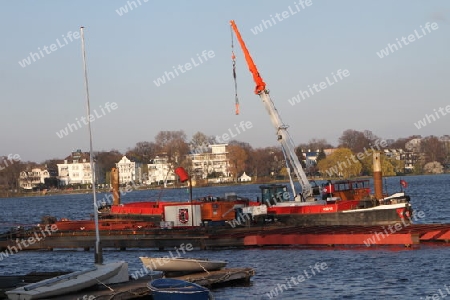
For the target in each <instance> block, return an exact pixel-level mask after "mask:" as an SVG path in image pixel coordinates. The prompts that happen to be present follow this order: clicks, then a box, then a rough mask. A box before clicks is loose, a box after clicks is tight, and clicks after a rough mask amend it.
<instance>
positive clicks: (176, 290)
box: [147, 278, 211, 300]
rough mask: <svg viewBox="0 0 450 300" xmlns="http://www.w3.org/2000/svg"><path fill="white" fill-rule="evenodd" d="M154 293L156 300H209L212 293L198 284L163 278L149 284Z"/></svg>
mask: <svg viewBox="0 0 450 300" xmlns="http://www.w3.org/2000/svg"><path fill="white" fill-rule="evenodd" d="M147 286H148V288H149V289H150V290H151V291H152V298H153V299H154V300H208V299H211V298H210V291H209V290H208V289H207V288H205V287H202V286H200V285H198V284H195V283H192V282H188V281H184V280H178V279H169V278H161V279H156V280H153V281H151V282H149V283H148V284H147Z"/></svg>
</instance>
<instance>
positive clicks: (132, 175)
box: [116, 156, 142, 184]
mask: <svg viewBox="0 0 450 300" xmlns="http://www.w3.org/2000/svg"><path fill="white" fill-rule="evenodd" d="M116 168H117V170H118V171H119V183H120V184H126V183H129V182H139V183H140V182H141V180H142V164H141V163H139V162H134V161H131V160H129V159H128V158H127V157H126V156H123V157H122V159H121V160H120V161H119V162H118V163H116Z"/></svg>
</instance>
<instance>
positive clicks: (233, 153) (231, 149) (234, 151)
mask: <svg viewBox="0 0 450 300" xmlns="http://www.w3.org/2000/svg"><path fill="white" fill-rule="evenodd" d="M228 158H229V161H230V166H229V171H230V173H231V174H233V176H234V180H235V181H237V177H238V175H239V174H240V173H241V172H243V171H244V170H245V162H246V160H247V158H248V155H247V152H246V151H245V149H244V148H243V147H241V146H239V145H228Z"/></svg>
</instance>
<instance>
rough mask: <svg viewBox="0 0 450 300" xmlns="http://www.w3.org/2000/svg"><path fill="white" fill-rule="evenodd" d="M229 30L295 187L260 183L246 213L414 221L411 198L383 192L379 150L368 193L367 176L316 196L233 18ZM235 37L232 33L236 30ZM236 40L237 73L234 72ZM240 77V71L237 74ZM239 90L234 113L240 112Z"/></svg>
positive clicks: (306, 219) (294, 218) (307, 221)
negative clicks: (255, 200) (256, 198)
mask: <svg viewBox="0 0 450 300" xmlns="http://www.w3.org/2000/svg"><path fill="white" fill-rule="evenodd" d="M230 25H231V29H232V31H234V33H235V35H236V38H237V40H238V42H239V44H240V46H241V48H242V51H243V53H244V57H245V60H246V62H247V65H248V68H249V70H250V72H251V73H252V76H253V80H254V81H255V84H256V87H255V94H257V95H258V96H259V97H260V99H261V101H262V103H263V105H264V107H265V109H266V111H267V112H268V114H269V117H270V120H271V122H272V125H273V126H274V128H275V134H276V138H277V140H278V142H279V143H280V145H281V148H282V150H283V154H284V156H285V161H286V169H287V170H288V174H289V178H290V187H291V192H288V189H287V186H283V185H281V186H280V185H268V186H262V187H261V191H262V197H261V199H260V200H259V201H258V203H257V204H256V205H251V206H249V207H246V208H244V209H243V211H244V213H247V215H250V216H252V219H253V220H256V221H260V222H267V221H269V222H270V221H278V222H282V223H285V224H289V225H300V226H316V225H388V224H395V223H398V222H403V223H410V222H411V216H412V209H411V205H410V203H409V197H408V196H406V195H405V193H403V192H401V193H396V194H394V195H391V196H386V195H383V192H382V191H383V184H382V178H381V162H380V153H377V152H374V153H373V155H374V159H373V160H374V190H375V195H370V188H369V186H368V184H369V182H368V181H337V182H329V183H328V184H326V185H325V186H323V191H322V193H323V195H322V197H317V196H320V195H317V194H318V193H314V191H315V189H314V188H313V187H312V185H311V183H310V182H309V181H308V179H307V177H306V174H305V172H304V170H303V168H302V165H301V164H300V161H299V159H298V157H297V155H296V153H295V146H294V142H293V140H292V138H291V136H290V134H289V132H288V130H287V128H288V126H287V125H285V124H284V123H283V122H282V120H281V116H280V114H279V113H278V110H277V109H276V108H275V104H274V102H273V101H272V99H271V97H270V94H269V90H268V89H267V88H266V83H265V82H264V80H263V78H262V77H261V75H260V73H259V71H258V69H257V67H256V65H255V63H254V62H253V59H252V57H251V55H250V52H249V51H248V49H247V46H246V45H245V43H244V40H243V39H242V36H241V34H240V32H239V30H238V28H237V26H236V23H235V22H234V21H230ZM232 37H233V35H232ZM233 44H234V43H233V41H232V43H231V45H232V55H231V57H232V60H233V74H236V70H235V66H236V63H235V59H236V56H235V54H234V52H233V47H234V46H233ZM234 78H235V79H236V76H234ZM238 105H239V104H238V101H237V95H236V106H237V109H236V113H238V111H239V109H238ZM291 170H292V171H293V173H294V174H295V177H296V178H297V180H298V183H299V186H300V187H301V190H299V191H297V190H296V187H295V185H294V181H293V179H292V177H291Z"/></svg>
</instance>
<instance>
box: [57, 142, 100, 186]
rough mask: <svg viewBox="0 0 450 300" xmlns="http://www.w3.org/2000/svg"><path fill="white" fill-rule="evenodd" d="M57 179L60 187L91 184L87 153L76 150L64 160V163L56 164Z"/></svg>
mask: <svg viewBox="0 0 450 300" xmlns="http://www.w3.org/2000/svg"><path fill="white" fill-rule="evenodd" d="M57 166H58V179H59V182H60V184H61V185H68V184H89V183H92V172H91V164H90V162H89V153H87V152H84V153H83V152H81V150H77V151H75V152H72V155H70V156H68V157H67V158H66V159H64V163H61V164H57Z"/></svg>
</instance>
